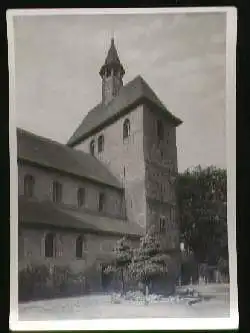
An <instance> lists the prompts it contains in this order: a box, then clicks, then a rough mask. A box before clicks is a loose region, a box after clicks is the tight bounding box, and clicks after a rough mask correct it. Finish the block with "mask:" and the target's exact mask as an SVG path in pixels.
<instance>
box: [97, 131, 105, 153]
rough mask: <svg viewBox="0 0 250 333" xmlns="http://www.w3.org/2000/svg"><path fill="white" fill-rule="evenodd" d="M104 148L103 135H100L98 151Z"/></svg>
mask: <svg viewBox="0 0 250 333" xmlns="http://www.w3.org/2000/svg"><path fill="white" fill-rule="evenodd" d="M103 150H104V136H103V135H100V136H99V137H98V153H101V152H102V151H103Z"/></svg>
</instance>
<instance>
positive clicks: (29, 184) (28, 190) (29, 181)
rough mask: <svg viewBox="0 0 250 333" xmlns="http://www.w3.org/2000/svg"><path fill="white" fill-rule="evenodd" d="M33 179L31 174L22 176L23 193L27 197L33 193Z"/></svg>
mask: <svg viewBox="0 0 250 333" xmlns="http://www.w3.org/2000/svg"><path fill="white" fill-rule="evenodd" d="M34 186H35V179H34V177H33V176H31V175H26V176H25V177H24V195H25V196H26V197H28V198H30V197H33V195H34Z"/></svg>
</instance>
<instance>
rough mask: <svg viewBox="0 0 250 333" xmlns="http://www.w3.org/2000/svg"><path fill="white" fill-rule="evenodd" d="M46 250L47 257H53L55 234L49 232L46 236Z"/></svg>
mask: <svg viewBox="0 0 250 333" xmlns="http://www.w3.org/2000/svg"><path fill="white" fill-rule="evenodd" d="M44 250H45V257H46V258H52V257H54V256H55V234H53V233H48V234H47V235H46V236H45V240H44Z"/></svg>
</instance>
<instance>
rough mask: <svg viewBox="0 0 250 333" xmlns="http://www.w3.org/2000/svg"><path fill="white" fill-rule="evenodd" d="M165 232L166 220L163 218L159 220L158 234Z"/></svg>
mask: <svg viewBox="0 0 250 333" xmlns="http://www.w3.org/2000/svg"><path fill="white" fill-rule="evenodd" d="M165 230H166V220H165V218H164V217H161V218H160V232H164V231H165Z"/></svg>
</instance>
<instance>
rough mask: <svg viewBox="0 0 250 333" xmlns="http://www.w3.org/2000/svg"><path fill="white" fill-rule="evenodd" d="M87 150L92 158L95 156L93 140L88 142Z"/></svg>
mask: <svg viewBox="0 0 250 333" xmlns="http://www.w3.org/2000/svg"><path fill="white" fill-rule="evenodd" d="M89 150H90V154H91V155H93V156H94V155H95V141H94V140H92V141H91V142H90V145H89Z"/></svg>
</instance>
